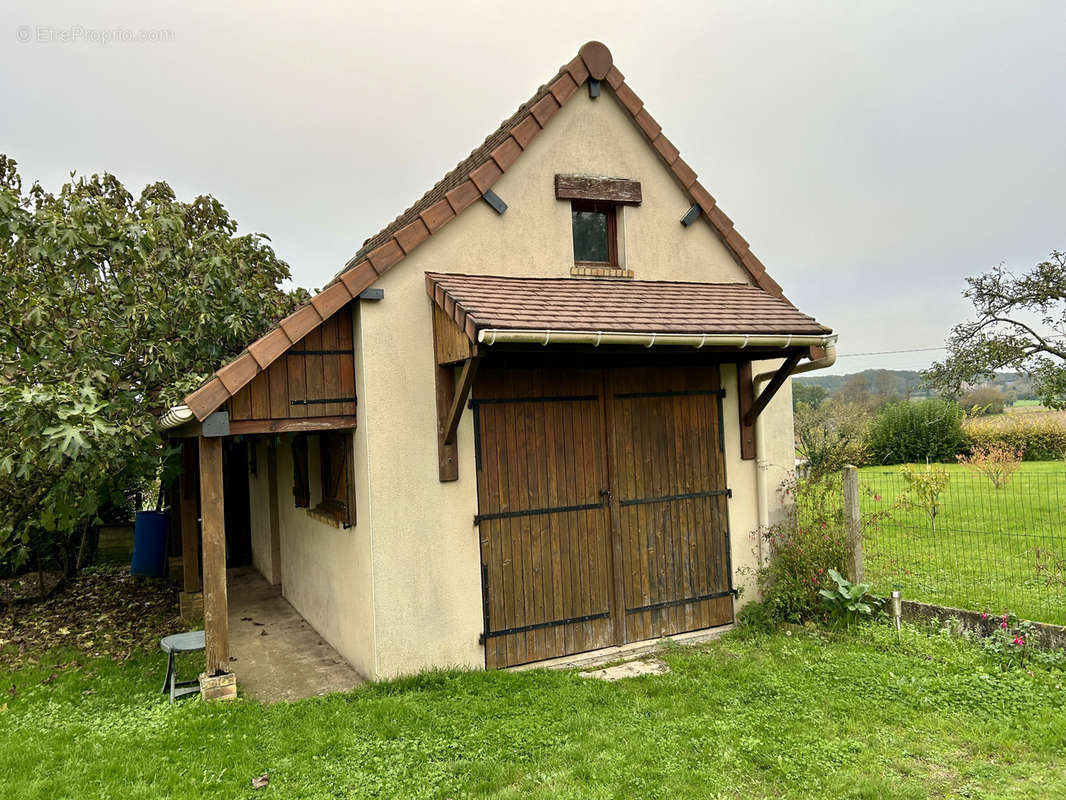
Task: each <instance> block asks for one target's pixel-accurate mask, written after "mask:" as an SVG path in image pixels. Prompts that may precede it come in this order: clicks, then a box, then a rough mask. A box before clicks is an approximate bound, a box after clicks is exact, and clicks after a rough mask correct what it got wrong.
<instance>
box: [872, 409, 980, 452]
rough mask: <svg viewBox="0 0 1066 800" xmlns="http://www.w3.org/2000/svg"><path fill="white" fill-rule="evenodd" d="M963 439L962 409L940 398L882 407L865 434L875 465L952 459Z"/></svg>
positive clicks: (959, 450) (960, 447) (960, 446)
mask: <svg viewBox="0 0 1066 800" xmlns="http://www.w3.org/2000/svg"><path fill="white" fill-rule="evenodd" d="M964 442H965V439H964V437H963V433H962V411H961V410H960V409H959V407H958V405H956V404H955V403H952V402H950V401H948V400H940V399H931V400H922V401H920V402H916V403H910V402H903V403H892V404H890V405H888V406H885V407H884V408H883V409H882V410H881V411H880V413H878V414H877V416H876V417H874V420H873V422H872V423H871V424H870V432H869V436H868V437H867V447H868V449H869V451H870V456H871V458H872V459H873V460H874V462H875V463H878V464H906V463H909V462H923V461H940V462H948V461H954V460H955V456H956V455H957V454H958V453H959V452H961V450H962V448H963V444H964Z"/></svg>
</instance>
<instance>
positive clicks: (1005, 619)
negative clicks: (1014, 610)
mask: <svg viewBox="0 0 1066 800" xmlns="http://www.w3.org/2000/svg"><path fill="white" fill-rule="evenodd" d="M1000 620H1002V621H1003V622H1006V621H1007V615H1006V614H1004V615H1003V616H1002V617H1000Z"/></svg>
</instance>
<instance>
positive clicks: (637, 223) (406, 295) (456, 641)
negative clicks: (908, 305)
mask: <svg viewBox="0 0 1066 800" xmlns="http://www.w3.org/2000/svg"><path fill="white" fill-rule="evenodd" d="M604 89H605V91H604V95H603V96H602V97H601V98H600V99H598V100H596V101H592V100H590V99H589V98H588V96H587V93H585V92H579V93H578V94H577V95H575V97H574V98H572V99H571V101H570V102H569V103H568V104H567V106H565V107H564V108H563V109H562V110H561V111H560V112H558V113H557V114H556V117H555V118H553V120H552V121H551V123H550V124H549V125H548V127H547V129H546V130H545V131H543V132H542V133H541V134H540V136H539V137H538V138H537V139H536V140H535V141H534V142H533V144H532V145H531V146H530V148H529V149H528V150H527V151H526V152H525V153H524V154H523V155H522V156H521V157H520V159H519V160H518V162H517V163H516V164H515V165H514V166H513V167H512V168H511V170H509V171H508V172H507V174H506V175H504V176H503V177H502V178H501V179H500V180H499V181H498V183H497V184H496V185H495V186H494V187H493V188H494V191H495V192H496V193H497V194H499V195H500V196H501V197H502V198H503V199H504V200H505V201H506V202H507V204H508V210H507V212H506V213H505V214H504V215H502V216H498V215H497V214H496V213H495V212H493V211H492V210H491V209H490V208H489V207H488V206H487V205H486V204H484V203H477V204H475V205H474V206H472V207H471V208H470V209H468V210H467V211H466V212H464V213H463V214H462V215H461V216H460V217H459V218H458V219H456V220H454V221H453V222H452V223H450V224H449V225H448V226H446V227H445V228H444V229H443V230H442V231H440V232H439V233H438V234H437V235H435V236H433V237H431V238H430V240H428V241H427V242H425V243H424V244H423V245H421V246H420V247H419V248H418V249H417V250H415V251H414V252H413V253H412V254H411V255H410V256H408V257H407V258H406V259H404V260H403V261H401V262H400V264H398V265H397V266H396V267H395V268H393V269H392V270H391V271H390V272H388V273H386V274H385V275H384V276H383V277H382V278H381V279H380V280H379V281H378V283H377V286H379V287H381V288H383V289H384V290H385V299H384V300H383V301H382V302H379V303H364V304H362V306H361V309H360V317H361V318H360V324H361V325H360V330H359V332H358V335H357V337H356V339H357V367H356V368H357V375H358V376H359V377H360V379H361V382H362V384H363V385H362V388H361V391H360V395H359V399H360V402H359V412H360V425H361V428H362V431H363V433H364V434H365V435H366V436H367V440H366V444H365V447H366V459H367V473H368V474H369V475H370V476H372V481H371V483H370V486H369V494H370V497H369V503H368V504H367V505H368V508H367V509H366V510H364V509H363V508H361V510H360V528H362V526H363V525H364V523H365V521H366V520H367V514H368V513H369V515H370V526H371V536H370V538H371V540H372V547H371V553H370V561H371V563H370V565H369V566H367V565H363V564H362V561H361V559H362V557H363V556H364V555H365V554H364V553H363V552H362V551H360V554H359V557H358V559H355V558H354V555H355V554H354V553H353V554H352V560H359V563H360V565H361V566H360V569H359V575H358V578H357V580H360V581H361V580H364V579H369V575H370V574H371V573H372V576H373V581H374V591H373V604H374V611H373V626H374V640H375V642H376V653H375V659H374V665H373V668H372V669H364V668H363V667H361V666H360V665H359V664H357V665H356V666H357V667H359V668H360V669H363V671H364V673H365V674H367V675H368V676H370V677H375V678H381V677H387V676H391V675H396V674H400V673H405V672H411V671H415V670H418V669H421V668H424V667H429V666H437V665H456V666H465V667H475V668H476V667H481V666H483V664H484V656H483V651H482V648H481V647H480V646H479V645H478V643H477V637H478V634H479V632H480V630H481V625H482V620H481V594H480V572H479V563H480V561H479V549H478V533H477V529H476V528H475V527H474V525H473V516H474V514H475V513H476V511H477V493H476V486H475V475H474V463H473V429H472V423H471V419H470V415H469V414H466V415H464V417H463V420H462V422H461V424H460V428H459V438H458V442H459V456H460V467H459V474H460V478H459V480H458V481H456V482H453V483H440V482H439V480H438V478H437V448H436V417H435V415H436V409H435V404H434V384H433V373H434V369H433V367H434V365H433V347H432V333H431V304H430V300H429V298H428V297H427V295H426V291H425V281H424V272H426V271H442V272H466V273H482V274H497V275H527V276H531V275H537V276H555V277H563V276H567V275H569V269H570V267H571V266H572V264H573V251H572V240H571V229H570V209H569V204H568V203H566V202H560V201H557V200H556V199H555V195H554V188H553V187H554V176H555V174H556V173H560V172H563V173H570V172H572V173H591V174H601V175H611V176H616V177H626V178H633V179H636V180H639V181H640V182H641V184H642V190H643V198H644V199H643V204H642V205H641V206H640V207H635V208H627V209H626V210H625V219H624V235H625V253H626V264H625V266H626V267H628V268H630V269H633V270H634V271H635V277H637V278H638V279H644V280H698V281H712V282H747V276H746V273H745V272H744V271H743V270H742V269H741V268H740V267H739V266H738V265H737V264H736V263H735V262H734V261H733V259H732V257H731V256H730V255H729V253H728V251H727V250H726V249H725V247H724V246H723V245H722V244H721V243H720V241H719V240H718V238H717V237H716V236H715V234H714V233H713V231H712V230H711V229H710V227H709V226H708V225H707V224H706V223H705V222H703V221H701V222H700V223H699V224H696V225H694V226H692V227H690V228H684V227H682V226H681V225H680V224H679V220H680V219H681V217H682V216H683V215H684V213H685V212H686V211H687V210H688V208H689V205H690V201H689V200H688V198H687V197H686V196H685V194H684V193H683V192H682V191H681V190H680V189H679V188H678V187H677V185H676V184H675V182H674V181H673V179H672V177H671V176H670V175H669V174H668V173H667V171H666V170H665V168H664V167H663V166H662V164H661V163H660V162H659V160H658V159H657V157H656V156H655V154H654V153H653V152H652V151H651V149H650V148H649V146H648V145H647V144H646V143H645V141H644V140H643V139H642V138H641V136H640V134H639V133H638V131H637V130H636V129H635V127H634V126H633V124H632V122H631V121H630V120H629V119H628V117H627V116H626V115H625V112H624V111H623V110H622V109H621V108H620V107H619V105H618V104H617V101H616V100H615V99H614V97H613V96H612V94H611V93H610V91H609V90H607V89H606V87H604ZM723 379H724V385H725V386H726V387H727V397H726V404H727V406H726V409H725V418H726V422H727V426H729V427H727V436H726V442H727V445H726V447H727V470H728V480H729V484H730V486H731V488H733V492H734V494H733V499H732V500H731V501H730V528H731V533H732V555H733V561H734V567H738V566H743V565H744V564H746V563H752V562H753V558H752V547H751V544H752V543H753V540H751V539H750V538H749V532H750V531H752V530H753V529H754V528H755V526H756V523H757V506H756V503H755V464H754V462H752V461H741V460H740V457H739V434H738V433H737V429H736V420H737V410H736V405H735V403H736V397H737V392H736V371H735V368H733V367H731V366H725V367H724V368H723ZM764 414H765V415H766V423H765V425H766V430H767V431H768V433H769V435H770V437H771V438H773V442H772V443H771V444H770V447H769V455H770V456H771V458H772V460H775V461H776V462H778V467H779V468H780V469H781V470H784V469H789V468H791V465H792V463H793V461H792V437H791V426H792V420H791V400H790V398H789V392H788V391H787V390H783V391H782V392H781V394H780V395H779V397H778V398H776V399H775V400H774V401H773V403H771V404H770V406H769V407H768V408H767V410H766V411H765V412H764ZM364 419H365V420H368V421H369V422H368V423H366V424H364V423H363V420H364ZM364 489H365V487H361V491H362V490H364ZM775 498H776V492H775V493H773V495H772V498H771V499H772V500H773V501H775V502H776V500H775ZM315 537H320V538H325V539H327V540H328V534H325V533H316V534H315ZM357 538H360V539H361V538H362V537H361V536H360V537H357ZM310 544H311V542H309V546H308V548H307V553H306V554H305V555H304V559H305V560H307V561H308V562H309V561H310V559H311V558H312V557H313V556H312V555H311V547H310ZM304 568H308V569H310V568H313V567H312V566H311V565H310V563H308V564H307V566H306V567H305V566H303V565H302V564H301V566H300V567H299V569H304ZM345 568H350V567H348V566H346V567H345ZM288 569H289V572H287V573H286V574H293V575H294V574H295V573H294V570H296V569H297V567H296V565H291V564H290V565H289V567H288ZM339 579H340V578H339V575H338V576H337V578H336V579H335V580H339ZM738 580H739V579H738ZM750 596H751V595H750V593H749V594H748V597H750ZM297 607H298V608H300V606H299V605H297ZM342 635H345V634H342V632H341V631H339V630H338V631H337V633H336V636H338V637H340V636H342ZM330 641H333V639H332V638H331V639H330ZM342 652H345V651H344V650H342Z"/></svg>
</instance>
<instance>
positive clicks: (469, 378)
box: [441, 356, 481, 444]
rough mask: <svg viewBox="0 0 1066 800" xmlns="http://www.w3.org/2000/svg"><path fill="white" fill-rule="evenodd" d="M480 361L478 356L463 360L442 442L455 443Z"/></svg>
mask: <svg viewBox="0 0 1066 800" xmlns="http://www.w3.org/2000/svg"><path fill="white" fill-rule="evenodd" d="M480 363H481V359H480V358H479V357H478V356H473V357H471V358H468V359H467V360H466V361H464V362H463V368H462V371H461V372H460V373H459V380H458V381H456V384H455V391H454V393H453V396H452V404H451V407H449V409H448V414H447V417H446V419H445V424H444V432H443V433H442V434H441V438H442V441H443V442H444V444H455V435H456V431H457V430H458V429H459V419H460V418H461V417H462V416H463V408H464V407H465V406H466V401H467V398H469V397H470V390H471V389H472V388H473V386H474V378H475V377H477V368H478V364H480Z"/></svg>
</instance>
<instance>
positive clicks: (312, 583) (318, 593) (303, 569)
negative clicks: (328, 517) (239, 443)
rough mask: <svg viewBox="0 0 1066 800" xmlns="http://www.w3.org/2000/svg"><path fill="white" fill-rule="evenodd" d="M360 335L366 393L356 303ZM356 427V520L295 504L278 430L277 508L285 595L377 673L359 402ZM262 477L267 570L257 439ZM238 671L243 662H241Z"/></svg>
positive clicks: (257, 497) (260, 564) (313, 461)
mask: <svg viewBox="0 0 1066 800" xmlns="http://www.w3.org/2000/svg"><path fill="white" fill-rule="evenodd" d="M352 314H353V324H354V331H355V340H356V342H357V347H356V355H355V360H356V364H355V375H356V395H357V396H358V397H360V398H362V396H363V394H364V392H365V382H364V376H365V370H364V369H363V364H362V351H361V350H360V349H359V347H358V343H359V342H360V341H361V339H362V337H361V335H360V331H359V312H358V308H355V309H353V312H352ZM357 414H358V417H357V429H356V431H355V434H354V436H353V456H354V458H355V462H354V463H355V481H356V525H354V526H353V527H351V528H342V527H337V526H335V525H332V524H329V523H327V522H324V521H322V520H321V519H320V518H316V517H314V516H312V515H311V514H309V513H308V512H307V511H306V510H305V509H302V508H297V507H296V505H295V503H294V500H293V495H292V487H293V464H292V438H291V436H288V435H281V436H279V437H278V448H277V457H278V468H277V469H278V474H277V479H278V511H279V520H278V521H279V532H280V540H281V586H282V595H283V596H284V597H285V598H286V599H287V600H288V601H289V602H290V603H291V604H292V605H293V607H294V608H295V609H296V610H297V611H299V612H300V614H301V615H302V616H303V617H304V619H306V620H307V621H308V623H310V625H311V626H312V627H313V628H314V629H315V630H316V631H318V633H319V634H320V635H321V636H322V637H323V638H324V639H325V640H326V641H327V642H329V643H330V644H331V645H332V646H333V647H334V648H335V649H336V650H337V651H338V652H339V653H340V654H341V655H342V656H344V658H345V659H347V660H348V661H349V662H350V663H351V664H352V666H354V667H355V668H356V669H357V670H358V671H359V672H360V673H361V674H362V675H364V676H367V677H375V676H376V675H377V671H376V670H377V667H376V661H375V650H376V647H375V641H374V603H373V596H374V581H373V565H372V560H371V548H372V539H371V530H372V525H371V498H370V489H369V487H370V481H369V480H368V455H367V453H368V435H367V432H368V425H367V413H366V405H365V404H364V403H362V402H360V403H359V405H358V411H357ZM309 444H310V447H309V452H308V463H309V465H310V466H311V469H310V470H309V477H310V479H311V486H310V490H311V499H312V505H314V503H315V502H316V500H317V499H318V498H320V497H321V487H320V485H319V476H318V470H317V469H316V465H317V464H318V462H319V457H318V451H317V443H316V440H315V439H314V437H312V438H311V440H310V442H309ZM259 448H260V449H259V465H258V466H259V468H258V472H259V474H258V476H256V477H252V478H250V490H251V501H252V508H251V521H252V563H253V564H254V565H255V567H256V569H258V570H259V571H260V572H261V573H262V574H263V575H265V576H269V575H270V569H271V562H270V521H269V504H268V500H269V497H268V489H267V481H268V477H267V465H266V462H265V459H266V458H267V457H268V450H267V448H266V446H265V443H260V445H259ZM238 672H239V668H238Z"/></svg>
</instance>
